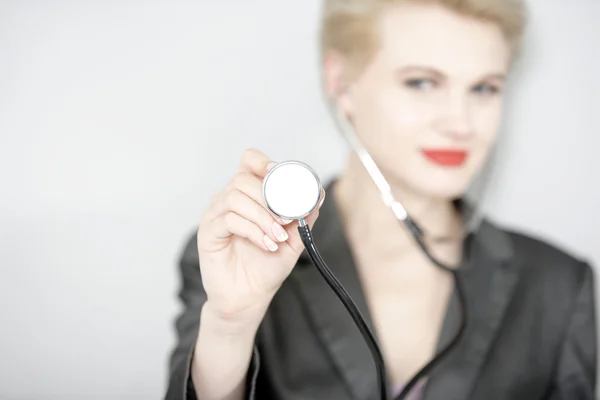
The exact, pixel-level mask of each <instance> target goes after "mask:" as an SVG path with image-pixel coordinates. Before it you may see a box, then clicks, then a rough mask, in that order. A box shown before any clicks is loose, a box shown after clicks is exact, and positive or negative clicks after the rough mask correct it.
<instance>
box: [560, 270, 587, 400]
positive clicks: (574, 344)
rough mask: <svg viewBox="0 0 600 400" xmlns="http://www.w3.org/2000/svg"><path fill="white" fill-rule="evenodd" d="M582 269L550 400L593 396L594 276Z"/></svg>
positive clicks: (584, 399) (582, 398)
mask: <svg viewBox="0 0 600 400" xmlns="http://www.w3.org/2000/svg"><path fill="white" fill-rule="evenodd" d="M583 271H584V272H583V278H582V279H581V284H580V286H579V292H578V293H577V298H576V303H575V307H574V310H573V314H572V316H571V321H570V324H569V327H568V328H567V332H566V336H565V340H564V342H563V346H562V350H561V355H560V358H559V363H558V366H557V369H556V376H555V380H554V384H553V389H552V391H551V393H550V396H549V397H548V399H549V400H570V399H580V400H593V399H595V398H596V397H595V396H596V395H595V391H596V373H597V372H596V371H597V360H596V357H597V337H596V315H595V313H596V311H595V307H594V304H595V296H594V275H593V271H592V269H591V267H590V266H589V265H587V264H584V268H583Z"/></svg>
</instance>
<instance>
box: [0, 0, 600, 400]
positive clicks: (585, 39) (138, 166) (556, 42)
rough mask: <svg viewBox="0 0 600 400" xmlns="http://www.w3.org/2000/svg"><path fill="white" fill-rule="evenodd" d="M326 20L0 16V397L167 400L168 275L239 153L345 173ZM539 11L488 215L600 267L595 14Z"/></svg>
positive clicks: (72, 9)
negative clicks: (323, 88) (331, 91)
mask: <svg viewBox="0 0 600 400" xmlns="http://www.w3.org/2000/svg"><path fill="white" fill-rule="evenodd" d="M318 7H319V1H317V0H311V1H302V2H298V1H291V0H287V1H281V0H254V1H242V0H237V1H224V2H219V1H195V2H192V1H183V0H178V1H173V0H171V1H166V0H163V1H158V0H154V1H145V2H141V1H119V2H117V1H99V0H98V1H92V0H87V1H74V0H71V1H68V0H55V1H49V0H47V1H41V0H39V1H34V0H29V1H17V0H13V1H10V0H3V1H2V2H0V184H1V188H2V192H1V196H0V271H1V272H0V274H1V275H0V300H1V301H0V317H1V319H0V320H1V321H2V322H1V325H0V399H52V400H54V399H61V400H69V399H150V398H161V397H162V396H163V394H164V390H165V385H166V366H167V364H166V363H167V356H168V352H169V351H170V348H171V346H172V345H173V343H174V332H173V328H172V322H173V318H174V317H175V314H176V312H177V311H178V304H177V303H176V297H175V296H176V292H177V289H178V281H177V276H176V260H177V257H178V256H179V251H180V250H181V246H182V245H183V242H184V240H185V239H186V238H187V236H188V234H190V233H191V232H192V230H193V229H194V228H195V223H196V221H197V219H198V217H199V215H200V212H201V211H202V209H203V208H204V206H205V205H206V204H207V201H208V199H209V197H210V195H211V194H212V193H214V192H215V191H216V190H217V189H218V188H220V187H221V186H222V185H223V184H224V183H225V182H226V181H227V180H228V178H229V177H230V175H231V174H232V173H233V171H234V170H235V168H236V166H237V163H238V159H239V156H240V155H241V153H242V151H243V149H244V148H246V147H250V146H253V147H258V148H261V149H263V150H264V151H266V152H267V153H268V154H269V155H271V156H272V157H273V158H274V159H277V160H283V159H286V158H299V159H302V160H304V161H306V162H308V163H309V164H311V165H313V166H314V167H315V168H316V169H317V171H318V172H319V173H320V174H321V175H322V176H323V177H325V178H326V177H329V176H330V175H331V174H332V173H334V172H335V171H336V170H337V168H338V167H339V166H340V163H341V160H342V158H341V157H342V155H343V151H344V146H343V143H341V142H340V141H339V140H338V138H337V136H336V134H335V133H334V132H333V131H332V128H331V126H330V125H329V120H328V118H327V116H326V114H325V112H324V110H323V108H322V106H321V103H320V95H319V79H318V74H317V70H316V64H317V58H316V51H315V29H316V22H317V20H316V17H317V13H318ZM532 8H533V21H532V26H531V30H530V35H529V37H528V43H529V45H530V49H529V52H528V53H527V54H526V57H525V59H524V60H523V64H522V68H521V70H520V71H519V74H518V79H517V81H516V82H515V83H516V85H515V87H514V89H515V90H514V92H515V96H513V97H514V98H513V99H512V100H511V101H510V107H509V110H508V111H509V112H508V115H507V122H506V132H505V135H506V138H505V140H504V142H505V143H504V144H505V147H504V149H503V152H502V153H501V157H500V161H501V164H502V165H501V166H502V170H501V173H500V174H498V175H497V177H496V178H497V179H495V180H494V182H493V185H492V188H491V189H492V193H491V194H492V195H491V202H490V204H489V209H490V214H492V215H493V216H494V217H495V218H496V219H498V220H500V221H502V222H505V223H506V224H508V225H511V226H515V227H519V228H523V229H527V230H528V231H529V232H533V233H536V234H539V235H541V236H542V237H544V238H546V239H550V240H553V241H556V242H558V243H561V244H562V245H563V246H564V247H565V248H567V249H569V250H571V251H573V252H575V253H576V254H578V255H579V256H581V257H585V258H587V259H589V260H590V261H593V262H594V263H595V264H596V265H600V246H599V243H600V233H599V231H598V228H599V226H600V224H599V223H600V214H599V213H598V211H597V207H598V206H600V180H599V179H598V172H599V171H600V160H599V157H598V156H597V154H598V149H599V148H600V139H599V138H600V119H599V118H598V112H599V111H600V108H599V106H600V79H599V78H600V77H599V73H600V72H599V71H600V51H599V47H600V28H599V26H600V24H598V22H597V21H596V19H597V17H598V16H599V15H600V3H599V2H597V1H592V0H570V1H568V2H567V1H563V0H535V1H533V2H532ZM317 143H318V146H316V144H317Z"/></svg>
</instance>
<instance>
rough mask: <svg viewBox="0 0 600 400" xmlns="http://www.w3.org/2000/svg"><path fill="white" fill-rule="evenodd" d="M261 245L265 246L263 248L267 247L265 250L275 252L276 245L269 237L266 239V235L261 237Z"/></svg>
mask: <svg viewBox="0 0 600 400" xmlns="http://www.w3.org/2000/svg"><path fill="white" fill-rule="evenodd" d="M263 243H264V244H265V246H267V248H268V249H269V250H271V251H275V250H277V244H276V243H275V242H274V241H272V240H271V238H270V237H268V236H267V235H265V236H264V237H263Z"/></svg>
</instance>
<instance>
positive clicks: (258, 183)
mask: <svg viewBox="0 0 600 400" xmlns="http://www.w3.org/2000/svg"><path fill="white" fill-rule="evenodd" d="M272 165H273V163H272V161H271V160H270V159H269V158H268V157H267V156H266V155H264V154H263V153H261V152H260V151H258V150H247V151H246V152H245V153H244V155H243V157H242V161H241V166H240V169H239V171H238V173H237V174H236V175H235V177H234V178H233V179H232V180H231V182H230V183H229V185H228V186H227V187H226V188H225V189H224V190H223V191H221V192H220V193H218V194H217V195H216V196H215V197H214V198H213V199H212V202H211V204H210V205H209V207H208V208H207V209H206V211H205V212H204V214H203V215H202V218H201V221H200V226H199V229H198V255H199V258H200V270H201V274H202V281H203V285H204V289H205V290H206V294H207V296H208V297H207V304H206V306H207V307H210V309H211V312H212V313H213V314H214V315H218V316H219V317H220V318H223V319H226V320H231V321H236V322H237V321H244V320H248V319H249V320H251V321H255V322H260V320H262V316H263V315H264V312H265V311H266V309H267V308H268V305H269V303H270V301H271V299H272V298H273V296H274V294H275V293H276V292H277V290H278V289H279V287H280V286H281V284H282V283H283V281H284V280H285V279H286V278H287V277H288V275H289V274H290V272H291V271H292V269H293V267H294V265H295V264H296V262H297V260H298V257H299V256H300V254H301V252H302V251H303V250H304V245H303V244H302V241H301V239H300V237H299V234H298V230H297V229H298V228H297V227H298V223H297V222H296V221H294V222H291V223H290V221H283V220H281V219H279V218H277V217H275V216H274V215H273V214H272V213H271V212H270V211H269V210H268V208H267V207H266V206H265V204H264V201H263V198H262V182H263V179H264V177H265V175H266V173H267V172H268V167H270V166H272ZM324 197H325V192H324V191H323V193H322V195H321V200H320V203H319V206H318V207H317V209H316V210H315V211H313V213H312V214H310V215H309V216H307V217H306V218H305V220H306V221H307V223H308V224H309V226H310V227H312V225H313V224H314V222H315V221H316V219H317V217H318V214H319V208H320V206H321V204H322V203H323V199H324Z"/></svg>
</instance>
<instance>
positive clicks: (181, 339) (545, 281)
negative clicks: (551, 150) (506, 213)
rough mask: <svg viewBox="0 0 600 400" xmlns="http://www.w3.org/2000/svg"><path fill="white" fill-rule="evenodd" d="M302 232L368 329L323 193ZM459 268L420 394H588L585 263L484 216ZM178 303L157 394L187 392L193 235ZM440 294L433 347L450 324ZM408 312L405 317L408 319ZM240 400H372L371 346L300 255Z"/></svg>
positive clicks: (574, 398) (534, 397) (590, 317)
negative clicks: (461, 330)
mask: <svg viewBox="0 0 600 400" xmlns="http://www.w3.org/2000/svg"><path fill="white" fill-rule="evenodd" d="M313 237H314V239H315V243H316V245H317V248H318V249H319V251H320V253H321V255H322V256H323V258H324V259H325V261H326V262H327V264H328V266H329V267H330V268H331V270H332V271H333V273H334V274H335V275H336V276H337V278H338V279H339V280H340V281H341V283H342V284H343V285H344V287H345V288H346V289H347V291H348V292H349V293H350V295H351V297H352V298H353V300H354V301H355V302H356V304H357V305H358V307H359V309H360V310H361V312H362V314H363V316H364V317H365V319H366V320H367V322H368V323H369V325H370V326H371V329H373V325H372V320H371V315H370V314H369V310H368V308H367V305H366V300H365V297H364V293H363V292H362V289H361V283H360V281H359V278H358V274H357V270H356V265H355V263H354V260H353V258H352V255H351V250H350V248H349V245H348V242H347V240H346V238H345V236H344V233H343V230H342V226H341V221H340V216H339V214H338V210H337V208H336V205H335V203H334V201H332V200H331V199H330V200H329V201H328V200H325V202H324V204H323V206H322V208H321V212H320V216H319V219H318V221H317V223H316V224H315V226H314V228H313ZM465 251H466V252H467V254H468V261H467V263H466V265H465V266H464V267H463V268H462V269H461V270H460V272H459V277H460V279H462V282H463V286H464V288H465V294H466V298H467V312H468V324H467V328H466V331H465V334H464V336H463V337H462V339H461V341H460V342H459V344H458V345H457V347H455V348H454V350H453V351H452V352H451V354H450V355H449V356H448V357H447V358H446V359H444V361H442V362H441V363H440V364H439V365H438V366H437V367H436V368H435V369H434V370H433V371H432V373H431V374H430V375H429V379H428V380H427V383H426V386H425V388H424V400H438V399H439V400H500V399H502V400H542V399H544V400H559V399H560V400H593V399H594V398H595V397H594V392H595V387H596V368H597V367H596V365H597V361H596V346H597V344H596V343H597V342H596V319H595V308H594V286H593V273H592V269H591V268H590V266H589V265H588V264H587V263H585V262H583V261H581V260H578V259H576V258H574V257H572V256H570V255H568V254H566V253H565V252H563V251H561V250H559V249H557V248H556V247H554V246H551V245H549V244H547V243H544V242H543V241H539V240H536V239H535V238H532V237H528V236H525V235H522V234H519V233H515V232H510V231H507V230H505V229H501V228H500V227H498V226H497V225H496V224H494V223H492V222H490V221H489V220H487V219H485V220H484V221H483V222H482V224H481V226H480V227H479V229H478V230H477V232H476V233H474V234H472V235H471V237H470V240H468V241H466V244H465ZM179 267H180V274H181V290H180V293H179V294H180V299H181V301H182V303H183V306H184V308H183V311H182V313H181V314H180V315H179V316H178V318H177V322H176V328H177V334H178V338H177V339H178V340H177V344H176V347H175V349H174V350H173V353H172V355H171V359H170V369H169V374H170V375H169V383H168V389H167V394H166V397H165V399H167V400H182V399H188V400H195V399H196V396H195V393H194V388H193V383H192V380H191V377H190V363H191V359H192V354H193V351H194V346H195V342H196V338H197V334H198V324H199V320H200V312H201V307H202V304H203V303H204V301H205V300H206V293H205V292H204V290H203V286H202V280H201V276H200V271H199V265H198V249H197V245H196V237H195V235H193V236H192V237H191V238H190V239H189V242H188V243H187V245H186V246H185V249H184V251H183V253H182V255H181V259H180V265H179ZM460 318H461V315H460V308H459V303H458V298H457V295H456V293H454V294H453V295H452V297H451V299H450V302H449V305H448V308H447V313H446V316H445V320H444V323H443V327H442V331H441V335H440V338H439V342H438V349H441V348H443V347H444V345H445V344H446V343H448V341H449V340H451V339H452V337H453V336H454V334H455V332H456V329H457V327H458V324H459V323H460ZM410 325H411V324H410V321H406V327H407V329H410ZM255 343H256V345H255V348H254V353H253V356H252V360H251V366H250V369H249V371H248V378H247V379H248V380H247V382H248V384H247V393H246V399H256V400H337V399H339V400H351V399H352V400H379V399H378V398H377V396H378V391H377V380H376V372H375V366H374V363H373V359H372V356H371V353H370V352H369V349H368V347H367V345H366V344H365V342H364V340H363V337H362V336H361V335H360V333H359V331H358V329H357V328H356V326H355V325H354V322H353V321H352V319H351V317H350V315H349V314H348V312H347V311H346V309H345V308H344V307H343V305H342V303H341V302H340V301H339V299H338V298H337V297H336V295H335V293H334V292H333V291H332V290H331V289H330V288H329V286H328V285H327V283H326V282H325V280H324V279H323V278H322V276H321V275H320V274H319V272H318V271H317V269H316V268H315V267H314V266H313V265H312V264H311V262H310V260H309V258H308V256H307V255H306V254H302V256H301V257H300V259H299V260H298V263H297V265H296V267H295V268H294V270H293V271H292V273H291V274H290V276H289V278H288V279H286V281H285V282H284V283H283V285H282V287H281V289H280V290H279V291H278V292H277V294H276V296H275V297H274V298H273V301H272V303H271V304H270V307H269V309H268V311H267V313H266V316H265V318H264V320H263V321H262V324H261V326H260V328H259V331H258V333H257V336H256V342H255Z"/></svg>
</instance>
